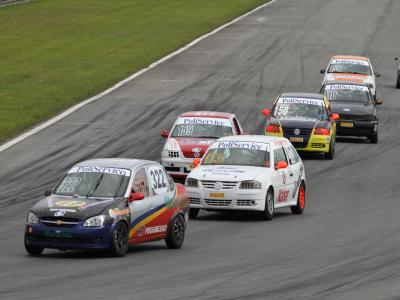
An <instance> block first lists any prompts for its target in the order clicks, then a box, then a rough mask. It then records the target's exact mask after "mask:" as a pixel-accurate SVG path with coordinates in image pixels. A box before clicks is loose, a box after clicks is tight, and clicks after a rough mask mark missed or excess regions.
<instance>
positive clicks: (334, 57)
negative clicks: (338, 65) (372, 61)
mask: <svg viewBox="0 0 400 300" xmlns="http://www.w3.org/2000/svg"><path fill="white" fill-rule="evenodd" d="M332 59H354V60H365V61H369V59H368V57H365V56H358V55H335V56H333V57H332Z"/></svg>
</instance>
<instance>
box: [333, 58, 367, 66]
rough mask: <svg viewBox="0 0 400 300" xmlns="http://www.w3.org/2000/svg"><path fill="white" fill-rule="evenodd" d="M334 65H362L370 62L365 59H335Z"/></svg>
mask: <svg viewBox="0 0 400 300" xmlns="http://www.w3.org/2000/svg"><path fill="white" fill-rule="evenodd" d="M331 64H332V65H349V64H350V65H360V66H369V64H368V62H367V61H365V60H358V59H333V60H332V63H331Z"/></svg>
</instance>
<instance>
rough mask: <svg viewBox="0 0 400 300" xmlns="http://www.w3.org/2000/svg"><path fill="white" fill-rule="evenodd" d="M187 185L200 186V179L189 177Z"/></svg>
mask: <svg viewBox="0 0 400 300" xmlns="http://www.w3.org/2000/svg"><path fill="white" fill-rule="evenodd" d="M185 185H186V186H187V187H199V181H198V180H197V179H194V178H189V177H187V178H186V181H185Z"/></svg>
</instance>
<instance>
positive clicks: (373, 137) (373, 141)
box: [368, 131, 378, 144]
mask: <svg viewBox="0 0 400 300" xmlns="http://www.w3.org/2000/svg"><path fill="white" fill-rule="evenodd" d="M368 138H369V141H370V142H371V144H377V143H378V131H375V132H374V133H372V134H371V135H370V136H369V137H368Z"/></svg>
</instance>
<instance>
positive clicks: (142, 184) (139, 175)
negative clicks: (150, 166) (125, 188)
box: [132, 168, 150, 197]
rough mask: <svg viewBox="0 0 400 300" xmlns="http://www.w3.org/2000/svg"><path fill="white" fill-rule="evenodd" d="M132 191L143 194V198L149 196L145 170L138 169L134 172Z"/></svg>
mask: <svg viewBox="0 0 400 300" xmlns="http://www.w3.org/2000/svg"><path fill="white" fill-rule="evenodd" d="M132 190H133V191H134V192H137V193H143V194H144V196H145V197H148V196H150V189H149V181H148V178H147V174H146V170H145V168H140V169H139V170H137V171H136V174H135V177H133V185H132Z"/></svg>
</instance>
